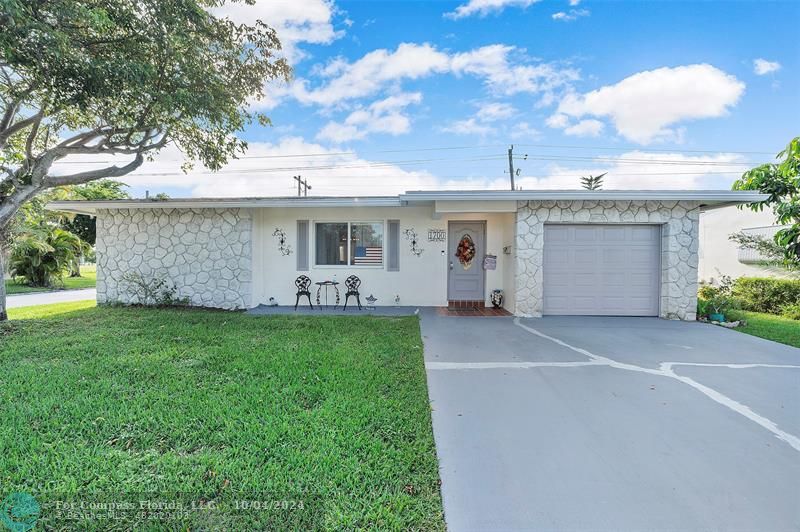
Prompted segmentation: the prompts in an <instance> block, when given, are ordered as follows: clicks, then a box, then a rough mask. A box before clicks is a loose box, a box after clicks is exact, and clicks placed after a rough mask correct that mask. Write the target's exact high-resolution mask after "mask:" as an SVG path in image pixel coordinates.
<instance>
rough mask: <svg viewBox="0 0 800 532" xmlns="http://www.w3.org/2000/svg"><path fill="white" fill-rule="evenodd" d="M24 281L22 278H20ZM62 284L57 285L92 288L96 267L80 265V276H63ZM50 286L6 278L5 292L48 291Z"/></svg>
mask: <svg viewBox="0 0 800 532" xmlns="http://www.w3.org/2000/svg"><path fill="white" fill-rule="evenodd" d="M22 281H23V283H24V279H22ZM63 281H64V284H63V286H60V287H58V288H59V289H64V290H81V289H84V288H94V287H95V286H97V268H96V267H95V265H93V264H92V265H85V266H81V276H80V277H64V279H63ZM50 290H52V288H48V287H41V286H30V285H26V284H21V283H18V282H16V281H15V280H14V279H8V280H6V294H8V295H14V294H35V293H37V292H49V291H50Z"/></svg>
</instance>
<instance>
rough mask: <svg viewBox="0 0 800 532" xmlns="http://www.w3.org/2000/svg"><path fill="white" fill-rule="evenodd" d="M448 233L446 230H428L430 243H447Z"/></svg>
mask: <svg viewBox="0 0 800 532" xmlns="http://www.w3.org/2000/svg"><path fill="white" fill-rule="evenodd" d="M446 241H447V231H445V230H444V229H428V242H446Z"/></svg>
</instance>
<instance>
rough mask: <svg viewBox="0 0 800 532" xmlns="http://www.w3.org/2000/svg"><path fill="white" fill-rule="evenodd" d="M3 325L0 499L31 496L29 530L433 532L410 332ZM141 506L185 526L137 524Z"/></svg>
mask: <svg viewBox="0 0 800 532" xmlns="http://www.w3.org/2000/svg"><path fill="white" fill-rule="evenodd" d="M9 314H10V318H11V321H9V322H7V323H5V324H0V405H2V407H0V490H2V491H0V497H2V496H5V495H6V494H8V493H10V492H15V491H21V492H27V493H30V494H32V495H33V496H34V497H35V498H36V499H37V500H38V501H39V503H40V504H41V505H42V513H41V518H40V520H39V523H40V525H41V528H46V529H50V528H56V529H65V528H69V529H115V530H123V529H131V528H134V527H136V528H147V529H163V528H169V529H178V528H183V529H187V528H190V529H228V530H249V529H262V530H266V529H320V528H322V529H351V530H352V529H359V528H361V529H365V528H371V529H405V530H443V529H444V522H443V516H442V507H441V499H440V495H439V475H438V466H437V461H436V453H435V448H434V442H433V435H432V430H431V418H430V406H429V402H428V395H427V388H426V383H425V371H424V366H423V358H422V342H421V338H420V332H419V324H418V320H417V318H416V317H407V318H376V317H345V316H341V317H340V316H329V317H322V316H320V317H280V316H273V317H266V316H265V317H252V316H245V315H243V314H238V313H230V312H215V311H203V310H188V309H186V310H155V309H134V308H114V307H112V308H108V307H95V306H94V303H93V302H91V301H82V302H78V303H66V304H59V305H48V306H41V307H28V308H23V309H12V310H10V311H9ZM59 500H60V501H64V500H73V501H84V502H104V503H109V502H114V503H117V504H118V511H117V516H118V517H120V520H117V521H113V522H112V521H102V520H96V519H91V518H90V519H85V520H82V521H81V520H79V521H77V522H76V521H72V520H70V519H71V518H70V516H69V515H68V514H61V515H59V514H58V511H57V508H56V501H59ZM139 500H147V501H151V502H154V501H158V502H162V503H164V502H166V503H172V505H173V506H175V504H176V501H177V502H180V503H181V504H182V506H181V510H186V512H185V513H183V512H182V511H180V512H177V513H173V514H169V515H165V514H157V513H155V512H154V511H153V509H152V508H153V507H152V506H151V507H150V510H149V511H148V512H147V520H145V519H146V518H145V517H143V516H142V515H140V514H139V513H138V512H136V511H133V512H131V511H128V510H127V508H128V506H127V505H129V504H133V505H134V506H135V507H136V508H137V509H138V508H139V506H138V502H137V501H139ZM243 501H245V502H243ZM247 501H258V502H256V503H249V502H247ZM121 503H124V505H125V506H124V507H123V508H122V509H121V510H120V509H119V505H120V504H121ZM173 519H174V520H173Z"/></svg>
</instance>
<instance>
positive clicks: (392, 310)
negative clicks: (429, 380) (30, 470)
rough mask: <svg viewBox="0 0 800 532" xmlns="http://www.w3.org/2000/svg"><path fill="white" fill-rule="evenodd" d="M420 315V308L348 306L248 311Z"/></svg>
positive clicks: (264, 307) (253, 312)
mask: <svg viewBox="0 0 800 532" xmlns="http://www.w3.org/2000/svg"><path fill="white" fill-rule="evenodd" d="M418 313H419V308H418V307H375V308H367V307H361V310H358V307H357V306H348V307H347V310H344V309H343V308H342V306H341V305H340V306H338V307H336V308H333V306H324V305H322V306H315V307H314V308H313V309H311V308H310V307H309V306H308V305H301V306H298V307H297V310H295V309H294V307H287V306H274V307H271V306H269V305H259V306H257V307H254V308H251V309H250V310H248V311H247V314H250V315H252V316H413V315H414V314H418Z"/></svg>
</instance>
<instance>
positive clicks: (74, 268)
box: [69, 255, 81, 277]
mask: <svg viewBox="0 0 800 532" xmlns="http://www.w3.org/2000/svg"><path fill="white" fill-rule="evenodd" d="M69 276H70V277H80V276H81V255H78V256H77V257H75V259H74V260H73V261H72V264H70V266H69Z"/></svg>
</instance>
